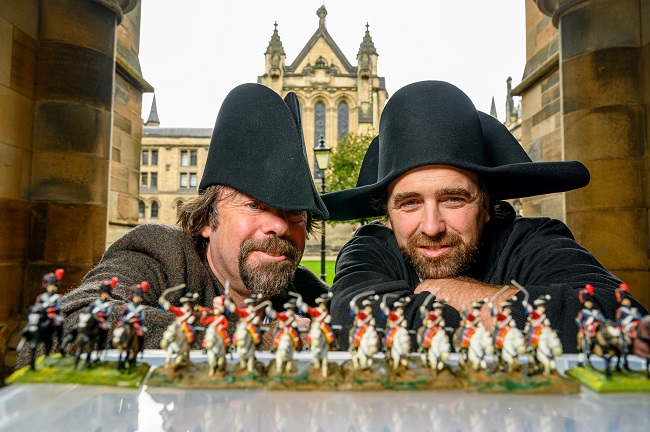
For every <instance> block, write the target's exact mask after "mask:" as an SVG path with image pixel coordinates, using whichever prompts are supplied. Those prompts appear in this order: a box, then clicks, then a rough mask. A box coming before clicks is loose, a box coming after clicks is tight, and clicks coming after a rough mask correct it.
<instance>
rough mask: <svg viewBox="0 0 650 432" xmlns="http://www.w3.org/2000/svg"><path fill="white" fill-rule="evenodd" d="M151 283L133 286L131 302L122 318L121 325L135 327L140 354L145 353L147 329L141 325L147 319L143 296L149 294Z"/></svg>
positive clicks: (125, 308) (124, 310)
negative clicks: (127, 324)
mask: <svg viewBox="0 0 650 432" xmlns="http://www.w3.org/2000/svg"><path fill="white" fill-rule="evenodd" d="M148 288H149V282H147V281H142V282H141V283H139V284H134V285H131V287H130V288H129V290H130V291H131V295H130V296H129V297H130V300H131V301H130V302H129V303H127V304H125V305H124V307H123V308H122V315H121V316H120V324H122V325H123V324H126V323H129V324H131V325H132V326H133V329H134V330H135V334H136V336H138V345H139V349H140V352H142V353H144V335H145V333H146V332H147V328H146V327H145V326H144V325H142V324H141V323H142V322H143V321H144V317H145V307H144V306H143V305H142V304H141V303H142V294H143V293H145V292H147V289H148Z"/></svg>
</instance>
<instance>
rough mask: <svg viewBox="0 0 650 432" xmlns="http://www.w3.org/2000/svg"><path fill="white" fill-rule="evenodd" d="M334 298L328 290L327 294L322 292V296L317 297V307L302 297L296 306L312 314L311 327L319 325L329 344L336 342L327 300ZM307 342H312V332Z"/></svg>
mask: <svg viewBox="0 0 650 432" xmlns="http://www.w3.org/2000/svg"><path fill="white" fill-rule="evenodd" d="M331 298H332V293H331V292H328V293H327V294H321V295H320V297H318V298H317V299H316V305H317V307H311V306H309V305H308V304H307V303H304V302H303V301H302V297H301V298H299V299H298V301H297V302H296V306H298V308H299V309H300V310H301V311H302V312H303V313H306V314H309V315H310V316H311V328H312V329H313V328H314V327H318V328H319V329H320V330H321V331H322V332H323V335H324V336H325V340H326V341H327V343H328V344H329V345H332V344H333V343H334V332H333V331H332V327H330V322H331V321H332V317H331V316H330V312H329V309H328V308H327V302H329V301H330V299H331ZM307 342H308V343H309V344H311V342H312V341H311V332H310V335H308V336H307Z"/></svg>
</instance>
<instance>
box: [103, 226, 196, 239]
mask: <svg viewBox="0 0 650 432" xmlns="http://www.w3.org/2000/svg"><path fill="white" fill-rule="evenodd" d="M191 240H192V239H191V237H190V236H188V235H187V234H185V233H184V232H183V231H182V230H181V229H180V228H179V227H177V226H174V225H164V224H154V223H147V224H142V225H138V226H137V227H135V228H133V229H132V230H130V231H129V232H127V233H126V234H124V236H123V237H122V238H120V239H119V240H118V241H117V242H115V243H116V244H117V243H128V244H150V243H158V242H161V241H162V242H164V243H176V242H178V241H181V242H191Z"/></svg>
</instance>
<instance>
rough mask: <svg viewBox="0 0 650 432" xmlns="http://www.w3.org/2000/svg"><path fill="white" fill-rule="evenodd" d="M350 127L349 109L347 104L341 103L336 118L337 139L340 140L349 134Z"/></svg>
mask: <svg viewBox="0 0 650 432" xmlns="http://www.w3.org/2000/svg"><path fill="white" fill-rule="evenodd" d="M349 125H350V109H349V108H348V104H346V103H345V102H341V103H340V104H339V116H338V139H339V140H340V139H341V138H343V137H344V136H346V135H347V134H348V132H349V129H350V127H349Z"/></svg>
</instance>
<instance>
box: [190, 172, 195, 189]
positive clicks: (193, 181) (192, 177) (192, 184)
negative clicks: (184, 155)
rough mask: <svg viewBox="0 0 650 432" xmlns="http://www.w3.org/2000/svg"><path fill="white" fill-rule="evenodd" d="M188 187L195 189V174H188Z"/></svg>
mask: <svg viewBox="0 0 650 432" xmlns="http://www.w3.org/2000/svg"><path fill="white" fill-rule="evenodd" d="M190 187H191V188H195V187H196V173H190Z"/></svg>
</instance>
